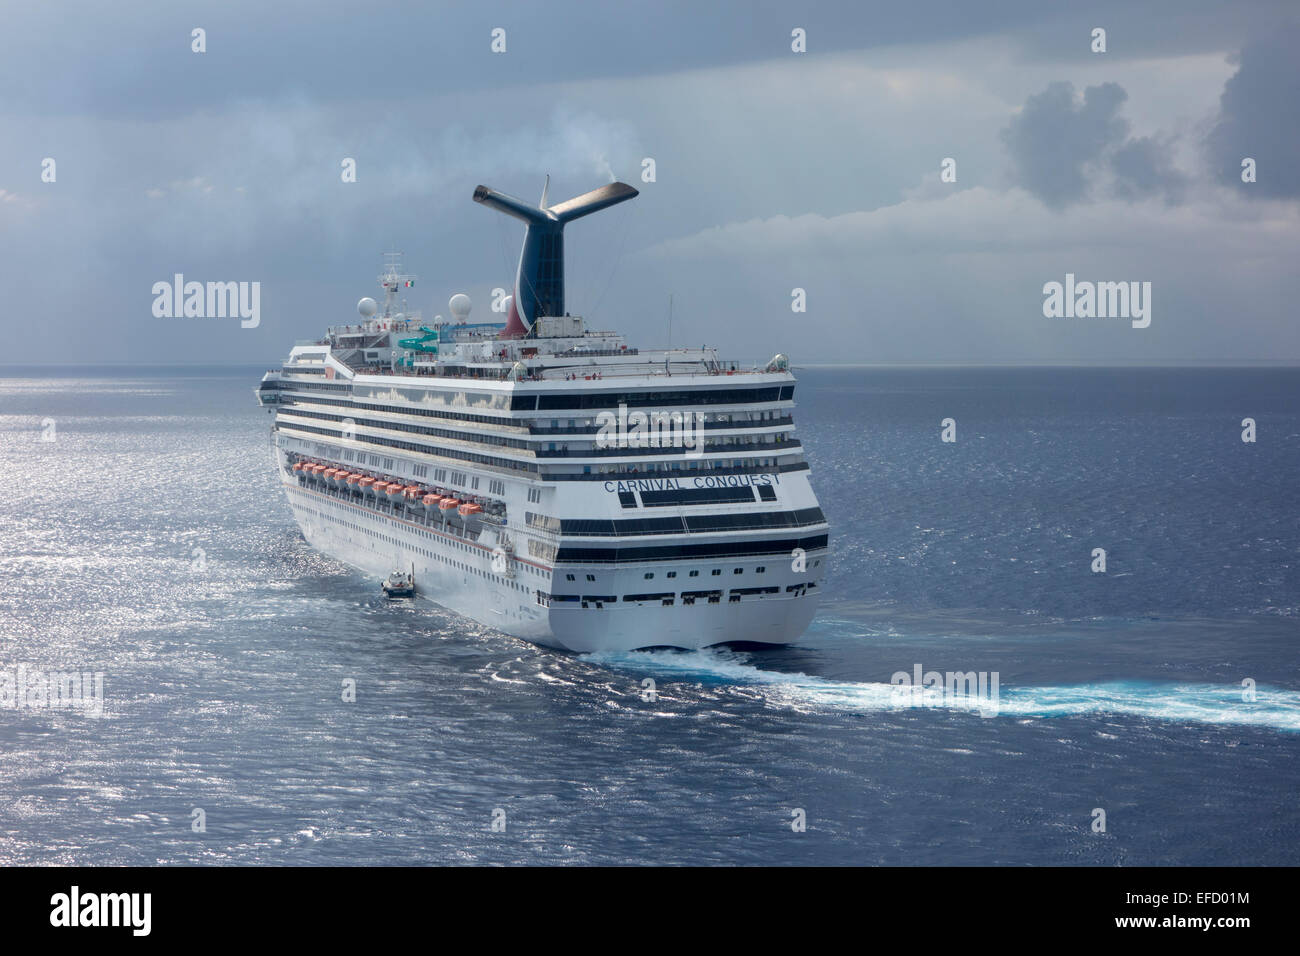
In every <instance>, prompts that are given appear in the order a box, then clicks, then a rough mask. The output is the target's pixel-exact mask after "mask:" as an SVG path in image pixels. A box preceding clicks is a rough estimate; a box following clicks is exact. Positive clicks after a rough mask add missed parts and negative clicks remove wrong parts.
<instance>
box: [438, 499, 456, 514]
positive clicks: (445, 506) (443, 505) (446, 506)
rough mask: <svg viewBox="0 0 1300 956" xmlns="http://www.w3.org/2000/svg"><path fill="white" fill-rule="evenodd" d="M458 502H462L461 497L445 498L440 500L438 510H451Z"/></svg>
mask: <svg viewBox="0 0 1300 956" xmlns="http://www.w3.org/2000/svg"><path fill="white" fill-rule="evenodd" d="M458 504H460V499H459V498H443V499H442V500H441V501H440V502H438V510H439V511H451V510H452V509H453V508H455V507H456V506H457V505H458Z"/></svg>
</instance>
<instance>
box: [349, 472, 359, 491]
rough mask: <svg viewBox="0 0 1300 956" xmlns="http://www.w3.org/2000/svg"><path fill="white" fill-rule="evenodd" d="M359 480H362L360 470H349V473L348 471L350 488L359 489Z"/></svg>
mask: <svg viewBox="0 0 1300 956" xmlns="http://www.w3.org/2000/svg"><path fill="white" fill-rule="evenodd" d="M359 481H361V473H360V472H357V471H353V472H349V473H348V477H347V482H348V488H350V489H351V490H352V491H357V490H359V489H358V488H357V483H358V482H359Z"/></svg>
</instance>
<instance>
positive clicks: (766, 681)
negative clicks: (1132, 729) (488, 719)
mask: <svg viewBox="0 0 1300 956" xmlns="http://www.w3.org/2000/svg"><path fill="white" fill-rule="evenodd" d="M583 659H584V660H587V661H591V662H592V663H595V664H600V665H602V666H607V667H614V668H617V669H619V670H621V671H628V672H633V673H635V674H637V675H638V676H639V677H640V678H644V677H654V678H656V679H657V680H660V681H661V682H662V681H682V680H695V681H699V682H702V683H705V684H716V685H722V686H737V687H743V688H748V689H753V690H757V691H758V692H759V693H760V694H761V695H762V697H763V698H764V700H766V701H767V702H768V703H769V704H771V705H774V706H781V707H789V708H793V709H796V710H803V711H814V710H840V711H854V712H859V713H871V712H879V711H891V710H892V711H898V710H902V709H904V708H906V707H908V706H918V705H919V706H923V707H925V708H944V709H948V710H954V711H968V712H971V713H979V714H982V715H984V716H990V717H992V716H1002V717H1019V718H1026V717H1065V716H1077V715H1086V714H1098V715H1103V714H1110V715H1117V716H1124V715H1126V716H1135V717H1146V718H1151V719H1154V720H1168V721H1175V722H1184V723H1203V724H1232V725H1239V726H1250V727H1262V728H1269V729H1273V730H1282V731H1298V732H1300V692H1297V691H1293V690H1286V689H1283V688H1275V687H1267V686H1258V687H1256V688H1255V700H1253V701H1246V700H1244V699H1243V688H1241V687H1240V686H1233V685H1228V684H1185V683H1175V682H1161V681H1112V682H1107V683H1100V684H1078V685H1061V686H1051V685H1048V686H1038V687H1024V686H1019V687H1018V686H1014V685H1010V686H1008V685H1006V684H1003V685H1002V686H1001V687H1000V688H999V694H998V698H997V701H996V704H995V705H993V706H990V703H989V702H987V701H981V700H977V699H974V698H969V697H954V696H952V695H948V696H945V695H944V694H943V693H942V691H937V690H936V691H931V690H927V691H925V692H924V694H923V695H921V696H919V697H912V696H909V695H907V694H902V693H900V690H899V688H897V687H894V686H893V685H891V684H888V683H885V682H879V683H877V682H871V681H837V680H828V679H826V678H822V677H814V676H810V675H808V674H800V673H793V674H790V673H782V672H779V671H768V670H763V669H762V668H759V667H755V666H754V665H752V664H750V663H748V662H747V661H746V660H744V659H743V658H741V657H739V656H737V654H736V653H735V652H733V651H727V650H716V651H713V650H704V651H689V652H641V651H635V652H631V653H619V654H588V655H585V656H584V658H583Z"/></svg>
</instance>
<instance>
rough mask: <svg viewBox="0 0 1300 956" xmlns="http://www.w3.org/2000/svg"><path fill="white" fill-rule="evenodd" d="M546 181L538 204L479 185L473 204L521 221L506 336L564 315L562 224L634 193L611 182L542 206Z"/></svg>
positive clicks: (523, 331)
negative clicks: (521, 241) (523, 225)
mask: <svg viewBox="0 0 1300 956" xmlns="http://www.w3.org/2000/svg"><path fill="white" fill-rule="evenodd" d="M549 188H550V177H549V176H548V177H547V185H546V186H545V187H543V189H542V204H541V205H540V206H534V205H531V204H530V203H526V202H524V201H523V200H521V199H516V198H515V197H514V196H507V195H506V194H505V193H500V192H497V191H496V190H495V189H489V188H488V187H487V186H479V187H477V188H476V189H475V190H474V201H475V202H477V203H482V204H483V205H485V206H490V207H491V208H493V209H495V210H497V211H498V212H503V213H505V214H506V215H507V216H513V217H514V218H516V219H522V220H523V221H524V222H526V223H527V224H528V228H527V229H525V230H524V248H523V250H522V251H521V252H520V254H519V271H518V273H516V275H515V294H514V297H513V301H512V302H511V304H510V313H509V315H508V317H507V319H506V331H505V334H506V335H507V336H516V335H522V334H524V333H526V332H527V331H528V330H529V329H530V328H532V325H533V323H534V322H535V321H536V320H537V319H539V318H541V317H542V316H545V315H564V226H565V224H566V223H570V222H573V220H575V219H581V218H582V217H583V216H587V215H590V214H591V213H593V212H599V211H600V210H602V209H605V208H607V207H609V206H613V205H614V204H615V203H620V202H623V201H624V200H626V199H631V198H632V197H633V196H635V195H636V194H637V191H636V190H635V189H633V188H632V187H631V186H629V185H628V184H627V183H610V184H609V185H608V186H601V187H600V188H599V189H593V190H592V191H591V192H589V193H583V194H582V195H581V196H575V197H574V198H573V199H566V200H565V201H564V202H561V203H556V204H555V205H554V206H547V205H546V201H547V200H546V195H547V192H548V191H549Z"/></svg>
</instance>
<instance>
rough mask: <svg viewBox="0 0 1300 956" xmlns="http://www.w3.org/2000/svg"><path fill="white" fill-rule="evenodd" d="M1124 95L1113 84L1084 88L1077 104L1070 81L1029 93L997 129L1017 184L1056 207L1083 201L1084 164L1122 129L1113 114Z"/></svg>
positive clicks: (1117, 140) (1118, 139) (1114, 142)
mask: <svg viewBox="0 0 1300 956" xmlns="http://www.w3.org/2000/svg"><path fill="white" fill-rule="evenodd" d="M1127 98H1128V94H1127V93H1125V92H1124V88H1123V87H1121V86H1120V85H1119V84H1118V83H1103V84H1102V85H1101V86H1090V87H1088V88H1087V89H1086V90H1084V92H1083V101H1082V102H1079V101H1078V100H1077V99H1076V97H1075V95H1074V86H1073V85H1072V84H1070V83H1053V84H1051V85H1050V86H1048V88H1047V89H1046V90H1044V91H1043V92H1042V93H1038V94H1036V95H1034V96H1031V97H1029V99H1028V100H1026V101H1025V107H1024V109H1022V110H1021V111H1020V114H1019V115H1018V116H1016V117H1015V118H1014V119H1012V121H1011V125H1010V126H1008V127H1007V128H1006V129H1004V130H1003V131H1002V141H1003V142H1004V143H1005V144H1006V147H1007V149H1008V150H1009V151H1010V153H1011V160H1012V163H1013V165H1014V168H1015V174H1016V181H1017V183H1018V185H1021V186H1023V187H1024V188H1025V189H1027V190H1028V191H1029V192H1031V193H1033V194H1034V195H1035V196H1037V197H1038V198H1039V199H1041V200H1042V201H1043V202H1044V203H1046V204H1047V205H1049V206H1052V207H1054V208H1058V209H1059V208H1062V207H1064V206H1067V205H1069V204H1070V203H1073V202H1079V201H1080V200H1082V199H1084V198H1085V197H1086V196H1087V194H1088V192H1089V177H1088V172H1089V169H1090V167H1093V166H1095V165H1096V163H1097V162H1098V160H1099V159H1100V158H1101V157H1102V154H1103V153H1105V152H1107V151H1108V150H1111V149H1113V148H1115V147H1117V146H1118V145H1120V144H1121V143H1123V142H1124V137H1125V136H1126V135H1127V133H1128V122H1127V121H1126V120H1124V119H1123V118H1122V117H1120V116H1119V115H1118V114H1119V107H1120V104H1122V103H1123V102H1124V100H1126V99H1127Z"/></svg>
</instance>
